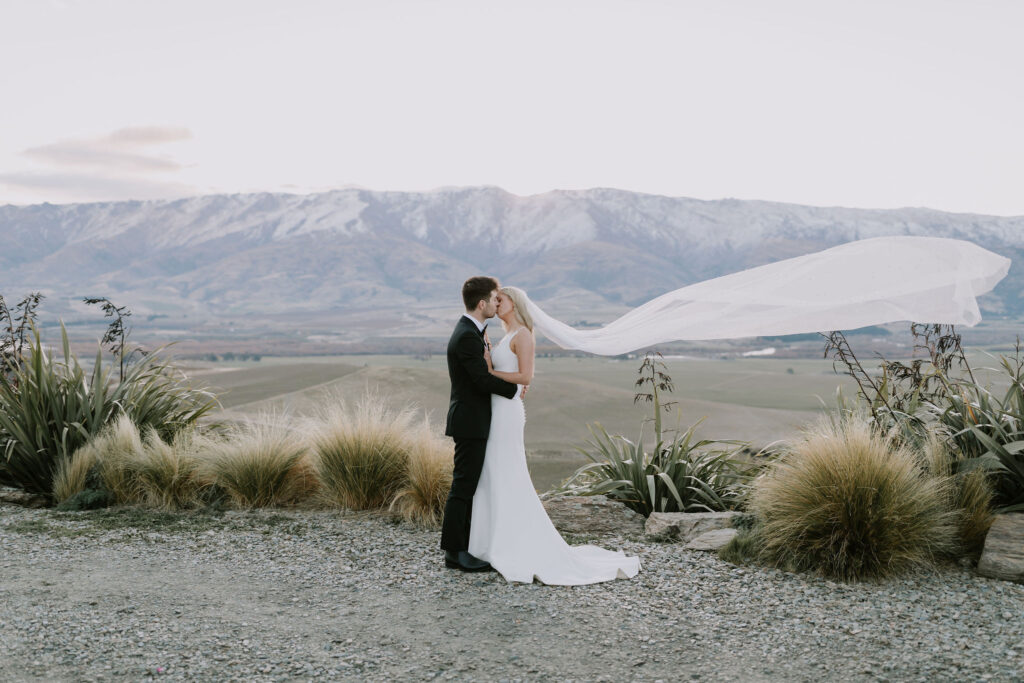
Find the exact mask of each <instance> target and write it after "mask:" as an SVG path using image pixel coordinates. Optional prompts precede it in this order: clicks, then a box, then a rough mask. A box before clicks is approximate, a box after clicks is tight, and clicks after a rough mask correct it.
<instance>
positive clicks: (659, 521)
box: [644, 511, 743, 543]
mask: <svg viewBox="0 0 1024 683" xmlns="http://www.w3.org/2000/svg"><path fill="white" fill-rule="evenodd" d="M742 516H743V513H741V512H735V511H730V512H652V513H651V516H650V517H648V518H647V522H646V524H645V525H644V536H646V537H647V538H649V539H650V540H654V541H680V542H682V543H689V542H690V541H692V540H693V539H695V538H697V537H698V536H700V535H702V534H706V533H707V532H709V531H715V530H716V529H729V528H732V524H733V521H734V520H735V519H736V518H738V517H742Z"/></svg>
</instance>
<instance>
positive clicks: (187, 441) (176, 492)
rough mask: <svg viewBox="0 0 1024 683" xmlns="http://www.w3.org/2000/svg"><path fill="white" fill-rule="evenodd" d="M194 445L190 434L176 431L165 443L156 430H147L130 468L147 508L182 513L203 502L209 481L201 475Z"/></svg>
mask: <svg viewBox="0 0 1024 683" xmlns="http://www.w3.org/2000/svg"><path fill="white" fill-rule="evenodd" d="M195 443H196V441H195V435H194V434H193V433H191V432H179V433H178V434H176V435H175V436H174V437H173V439H172V441H171V442H170V443H167V442H166V441H164V440H163V439H162V438H161V437H160V434H159V433H158V432H157V431H156V429H154V428H152V427H147V428H146V432H145V435H144V437H143V449H142V452H141V453H139V457H138V459H137V460H136V461H135V462H134V463H132V468H131V469H132V470H134V474H135V477H136V479H137V481H138V486H139V489H140V491H141V494H142V498H143V502H144V503H145V504H146V505H147V506H149V507H154V508H158V509H161V510H183V509H188V508H194V507H198V506H199V505H200V504H201V503H202V502H203V501H202V494H203V492H204V489H205V488H207V486H208V482H206V481H204V480H203V479H202V477H201V476H200V472H199V459H198V458H197V457H196V455H195V452H194V446H195Z"/></svg>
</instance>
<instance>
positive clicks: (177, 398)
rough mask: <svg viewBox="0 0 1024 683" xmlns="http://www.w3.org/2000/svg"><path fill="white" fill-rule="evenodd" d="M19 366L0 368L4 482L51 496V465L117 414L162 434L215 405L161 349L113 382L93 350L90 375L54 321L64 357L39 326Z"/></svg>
mask: <svg viewBox="0 0 1024 683" xmlns="http://www.w3.org/2000/svg"><path fill="white" fill-rule="evenodd" d="M32 334H33V338H34V339H33V340H32V343H31V344H30V348H29V353H28V354H27V356H28V357H27V359H26V361H25V363H24V364H23V365H22V366H21V367H18V368H15V369H14V371H13V373H12V375H11V376H6V375H4V374H3V373H0V438H2V439H3V440H4V441H5V443H2V444H0V458H2V460H3V471H2V475H3V478H4V483H6V484H8V485H12V486H17V487H20V488H22V489H24V490H26V491H28V492H30V493H38V494H42V495H44V496H47V497H52V495H53V479H54V474H55V472H56V471H57V467H58V465H59V464H60V463H61V462H62V461H64V460H67V459H68V458H70V457H71V454H72V453H74V452H75V451H76V450H77V449H78V448H80V447H81V446H82V445H84V444H85V443H86V442H87V441H89V439H91V438H92V437H93V436H95V435H96V434H98V433H99V432H100V431H101V430H102V429H103V427H104V426H106V425H107V423H108V422H110V421H111V420H112V419H113V417H114V416H115V415H117V414H118V413H120V412H124V413H125V414H127V415H128V416H129V417H130V418H131V420H132V422H134V423H135V424H136V425H139V426H140V427H143V428H145V427H150V428H153V429H155V430H156V431H157V433H158V434H159V435H160V436H161V438H164V439H167V438H171V437H172V436H173V435H174V434H175V433H176V432H178V431H180V430H181V429H183V428H185V427H189V426H192V425H194V424H196V422H197V420H198V419H199V418H200V417H202V416H203V415H205V414H206V413H208V412H209V411H210V410H211V409H213V408H214V407H215V406H216V405H217V399H216V397H215V396H214V395H213V394H211V393H210V392H208V391H205V390H203V389H195V388H192V387H191V386H190V385H189V384H188V383H187V382H186V381H185V379H184V377H183V376H181V375H180V373H177V372H176V371H175V369H174V367H173V366H172V365H171V362H170V361H165V360H161V357H160V351H161V349H163V348H164V347H160V349H157V350H156V351H154V352H153V353H152V354H150V355H149V356H148V357H147V358H146V359H145V360H144V361H142V362H140V363H138V364H136V365H133V366H131V367H130V368H129V369H128V370H127V372H126V374H125V380H124V381H123V382H120V383H113V382H112V381H111V377H110V370H109V368H107V367H105V366H104V364H103V357H102V350H97V352H96V360H95V363H94V365H93V369H92V372H91V373H86V372H85V370H84V369H83V368H82V366H81V365H80V364H79V362H78V359H77V357H76V356H75V355H74V354H72V353H71V349H70V345H69V342H68V336H67V330H66V329H65V328H64V325H63V323H61V338H62V345H63V352H64V360H63V362H59V361H56V360H55V359H54V355H53V353H52V351H49V350H46V349H44V348H43V344H42V341H41V339H40V335H39V331H38V330H37V329H36V328H35V327H34V326H33V327H32Z"/></svg>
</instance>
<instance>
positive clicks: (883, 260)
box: [527, 237, 1010, 356]
mask: <svg viewBox="0 0 1024 683" xmlns="http://www.w3.org/2000/svg"><path fill="white" fill-rule="evenodd" d="M1009 268H1010V259H1008V258H1005V257H1003V256H999V255H998V254H994V253H992V252H991V251H988V250H986V249H983V248H981V247H979V246H977V245H976V244H972V243H971V242H966V241H964V240H956V239H947V238H941V237H876V238H872V239H866V240H859V241H856V242H848V243H846V244H841V245H839V246H837V247H832V248H831V249H825V250H824V251H819V252H816V253H813V254H807V255H805V256H797V257H796V258H791V259H786V260H784V261H777V262H775V263H769V264H768V265H764V266H758V267H757V268H750V269H748V270H743V271H740V272H738V273H733V274H731V275H725V276H722V277H717V278H714V279H712V280H705V281H704V282H698V283H697V284H693V285H689V286H687V287H683V288H681V289H677V290H674V291H672V292H668V293H667V294H663V295H661V296H659V297H657V298H656V299H652V300H651V301H648V302H647V303H646V304H644V305H642V306H640V307H638V308H635V309H633V310H632V311H630V312H628V313H626V314H625V315H623V316H622V317H621V318H619V319H617V320H615V321H613V322H611V323H608V324H607V325H605V326H604V327H602V328H600V329H597V330H577V329H574V328H572V327H570V326H569V325H566V324H565V323H563V322H561V321H559V320H556V319H555V318H552V317H551V316H550V315H548V314H547V313H545V312H544V311H543V310H541V308H540V307H539V306H537V304H535V303H534V302H533V301H530V300H529V298H527V308H528V310H529V312H530V315H531V316H533V322H534V326H535V328H536V330H537V331H538V332H540V333H541V334H543V335H544V336H545V337H547V338H548V339H549V340H551V341H552V342H554V343H555V344H558V345H559V346H561V347H562V348H566V349H578V350H580V351H586V352H588V353H594V354H598V355H605V356H612V355H618V354H621V353H627V352H629V351H634V350H636V349H639V348H643V347H647V346H653V345H655V344H661V343H665V342H669V341H680V340H699V339H730V338H737V337H759V336H767V335H783V334H799V333H805V332H821V331H828V330H849V329H854V328H858V327H864V326H866V325H878V324H882V323H889V322H896V321H900V320H907V321H914V322H921V323H945V324H956V325H967V326H972V325H975V324H977V323H978V321H980V320H981V313H980V311H979V310H978V302H977V297H978V296H980V295H982V294H984V293H985V292H988V291H990V290H991V289H992V288H993V287H995V285H996V283H998V282H999V281H1000V280H1002V279H1003V277H1004V276H1005V275H1006V273H1007V271H1008V270H1009Z"/></svg>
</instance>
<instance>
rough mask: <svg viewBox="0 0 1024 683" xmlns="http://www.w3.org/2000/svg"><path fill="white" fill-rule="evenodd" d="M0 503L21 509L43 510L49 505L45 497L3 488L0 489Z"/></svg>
mask: <svg viewBox="0 0 1024 683" xmlns="http://www.w3.org/2000/svg"><path fill="white" fill-rule="evenodd" d="M0 503H9V504H11V505H20V506H21V507H23V508H44V507H46V506H47V505H48V504H49V501H48V500H47V499H46V496H41V495H39V494H36V493H25V492H24V491H19V490H18V489H12V488H7V487H5V488H2V489H0Z"/></svg>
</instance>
